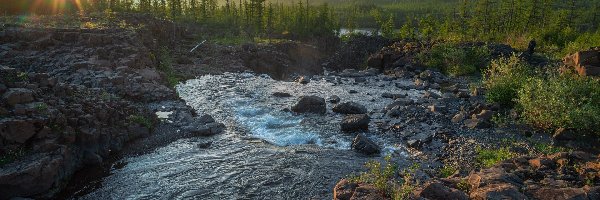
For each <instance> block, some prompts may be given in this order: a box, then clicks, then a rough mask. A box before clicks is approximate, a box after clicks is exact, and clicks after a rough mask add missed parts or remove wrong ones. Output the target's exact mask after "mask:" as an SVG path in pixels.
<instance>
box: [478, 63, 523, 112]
mask: <svg viewBox="0 0 600 200" xmlns="http://www.w3.org/2000/svg"><path fill="white" fill-rule="evenodd" d="M532 74H533V73H532V70H531V67H530V66H529V65H528V64H526V63H525V62H524V61H522V60H521V59H520V58H519V57H517V56H516V55H512V56H511V57H509V58H499V59H497V60H493V61H492V62H491V64H490V67H489V68H488V69H487V70H486V71H485V72H484V74H483V86H484V87H485V88H486V89H487V92H486V94H485V95H486V100H487V101H488V102H491V103H499V104H500V105H501V106H503V107H508V108H510V107H513V106H514V105H515V99H516V98H517V94H518V91H519V89H520V88H521V87H522V86H523V84H525V82H526V81H527V79H528V78H529V77H531V76H532Z"/></svg>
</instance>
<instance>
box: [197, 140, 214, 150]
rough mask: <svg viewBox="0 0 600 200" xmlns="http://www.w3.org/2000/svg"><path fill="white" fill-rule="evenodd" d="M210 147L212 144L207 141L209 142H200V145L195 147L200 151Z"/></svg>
mask: <svg viewBox="0 0 600 200" xmlns="http://www.w3.org/2000/svg"><path fill="white" fill-rule="evenodd" d="M211 145H212V142H210V141H209V142H202V143H200V144H198V145H196V146H197V147H198V148H200V149H207V148H209V147H210V146H211Z"/></svg>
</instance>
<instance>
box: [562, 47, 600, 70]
mask: <svg viewBox="0 0 600 200" xmlns="http://www.w3.org/2000/svg"><path fill="white" fill-rule="evenodd" d="M563 63H564V64H565V65H566V66H568V67H572V68H574V69H575V71H577V73H579V75H582V76H600V49H599V48H596V49H590V50H588V51H580V52H577V53H574V54H571V55H568V56H566V57H565V58H564V59H563Z"/></svg>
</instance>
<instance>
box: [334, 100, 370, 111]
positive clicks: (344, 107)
mask: <svg viewBox="0 0 600 200" xmlns="http://www.w3.org/2000/svg"><path fill="white" fill-rule="evenodd" d="M333 112H336V113H341V114H365V113H367V108H366V107H365V106H363V105H360V104H358V103H356V102H345V103H340V104H337V105H336V106H334V107H333Z"/></svg>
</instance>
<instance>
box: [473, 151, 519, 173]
mask: <svg viewBox="0 0 600 200" xmlns="http://www.w3.org/2000/svg"><path fill="white" fill-rule="evenodd" d="M513 157H515V154H514V153H512V152H511V151H510V150H508V148H500V149H481V148H478V149H477V157H476V161H477V163H478V164H480V165H481V166H482V167H485V168H488V167H492V166H494V165H495V164H498V163H500V162H501V161H503V160H507V159H510V158H513Z"/></svg>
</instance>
